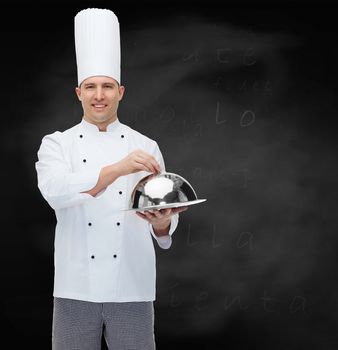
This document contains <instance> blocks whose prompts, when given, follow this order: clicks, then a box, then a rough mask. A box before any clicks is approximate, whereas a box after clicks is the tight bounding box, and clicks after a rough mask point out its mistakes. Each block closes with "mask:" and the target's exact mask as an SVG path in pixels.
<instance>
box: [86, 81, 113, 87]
mask: <svg viewBox="0 0 338 350" xmlns="http://www.w3.org/2000/svg"><path fill="white" fill-rule="evenodd" d="M90 85H112V86H115V84H114V83H112V82H111V81H106V82H103V83H101V84H96V83H85V84H84V86H85V87H86V86H90ZM117 85H118V86H119V84H117Z"/></svg>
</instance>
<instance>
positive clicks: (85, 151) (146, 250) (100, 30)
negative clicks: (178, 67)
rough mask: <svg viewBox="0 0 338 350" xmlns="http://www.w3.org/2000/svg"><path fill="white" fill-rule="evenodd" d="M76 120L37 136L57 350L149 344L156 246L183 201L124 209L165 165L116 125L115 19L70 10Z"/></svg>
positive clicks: (142, 140) (151, 146) (149, 144)
mask: <svg viewBox="0 0 338 350" xmlns="http://www.w3.org/2000/svg"><path fill="white" fill-rule="evenodd" d="M74 24H75V51H76V63H77V78H78V84H77V85H78V86H77V87H76V95H77V97H78V99H79V101H80V102H81V104H82V108H83V116H82V119H81V121H80V122H79V123H78V124H77V125H75V126H73V127H71V128H69V129H67V130H65V131H63V132H60V131H55V132H54V133H51V134H49V135H46V136H44V137H43V139H42V142H41V145H40V148H39V150H38V160H37V162H36V171H37V176H38V188H39V190H40V191H41V194H42V196H43V197H44V198H45V200H46V201H47V202H48V203H49V205H50V206H51V207H52V208H53V209H54V210H55V214H56V219H57V224H56V229H55V251H54V264H55V274H54V291H53V296H54V309H53V327H52V345H53V350H66V349H90V350H97V349H100V348H101V337H102V335H103V336H104V338H105V341H106V343H107V345H108V347H109V349H119V350H121V349H140V350H154V349H155V337H154V308H153V301H154V300H155V282H156V281H155V279H156V270H155V252H154V245H153V239H154V240H155V241H156V242H157V244H158V245H159V246H160V247H161V248H164V249H167V248H169V247H170V245H171V235H172V234H173V232H174V231H175V229H176V227H177V224H178V213H179V212H181V211H184V210H186V209H187V207H183V208H176V209H165V210H160V211H158V210H156V211H154V212H144V213H141V212H140V213H135V212H134V211H124V210H123V209H126V208H128V205H129V203H130V196H131V193H132V191H133V188H134V186H135V185H136V184H137V183H138V181H139V180H140V179H142V178H144V177H145V176H146V175H149V174H157V173H159V172H162V171H165V165H164V161H163V157H162V154H161V151H160V149H159V146H158V144H157V142H156V141H154V140H152V139H150V138H149V137H147V136H145V135H142V134H141V133H139V132H137V131H136V130H133V129H132V128H131V127H129V126H127V125H125V124H123V123H121V122H120V120H119V118H118V116H117V110H118V106H119V102H120V101H121V100H122V98H123V95H124V91H125V87H124V86H123V85H121V79H120V33H119V22H118V19H117V17H116V15H115V14H114V13H113V12H112V11H110V10H107V9H96V8H90V9H85V10H82V11H80V12H79V13H77V14H76V16H75V20H74Z"/></svg>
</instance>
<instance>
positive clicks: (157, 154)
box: [148, 142, 179, 249]
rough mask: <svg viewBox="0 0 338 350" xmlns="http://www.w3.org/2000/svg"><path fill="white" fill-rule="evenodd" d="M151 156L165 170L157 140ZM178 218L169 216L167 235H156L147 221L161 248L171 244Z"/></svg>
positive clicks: (168, 246) (177, 215)
mask: <svg viewBox="0 0 338 350" xmlns="http://www.w3.org/2000/svg"><path fill="white" fill-rule="evenodd" d="M153 156H154V157H155V158H156V160H157V161H158V163H159V164H160V167H161V171H162V172H164V171H166V170H165V164H164V159H163V156H162V153H161V151H160V148H159V147H158V144H157V142H155V150H154V152H153ZM178 219H179V214H178V213H177V214H174V215H173V216H172V217H171V223H170V229H169V234H168V235H167V236H163V237H157V236H156V235H155V233H154V229H153V226H152V225H151V224H150V223H149V224H148V225H149V230H150V232H151V234H152V236H153V237H154V238H155V239H156V241H157V243H158V245H159V246H160V247H161V248H162V249H168V248H170V246H171V243H172V234H173V233H174V231H175V230H176V228H177V225H178Z"/></svg>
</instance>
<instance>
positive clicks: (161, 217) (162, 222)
mask: <svg viewBox="0 0 338 350" xmlns="http://www.w3.org/2000/svg"><path fill="white" fill-rule="evenodd" d="M187 209H188V207H187V206H186V207H179V208H166V209H160V210H157V209H155V210H153V211H152V212H150V211H148V210H145V211H144V212H143V213H141V212H138V211H137V212H136V215H138V216H139V217H140V218H142V219H144V220H147V221H148V222H149V223H150V224H151V225H152V226H153V228H154V230H156V229H157V230H163V229H165V228H167V227H168V226H169V225H170V222H171V217H172V216H173V215H175V214H177V213H180V212H182V211H186V210H187ZM155 233H156V232H155Z"/></svg>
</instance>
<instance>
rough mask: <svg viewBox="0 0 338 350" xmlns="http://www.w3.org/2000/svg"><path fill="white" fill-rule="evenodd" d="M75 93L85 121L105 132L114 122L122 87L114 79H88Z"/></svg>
mask: <svg viewBox="0 0 338 350" xmlns="http://www.w3.org/2000/svg"><path fill="white" fill-rule="evenodd" d="M75 91H76V94H77V96H78V98H79V100H80V101H81V104H82V108H83V112H84V119H85V120H86V121H88V122H90V123H93V124H96V125H97V126H98V127H99V128H100V130H105V128H106V126H107V125H108V124H110V123H112V122H113V121H115V120H116V118H117V109H118V106H119V102H120V101H121V100H122V97H123V94H124V86H119V85H118V83H117V82H116V80H115V79H113V78H110V77H106V76H95V77H90V78H87V79H86V80H84V81H83V82H82V83H81V85H80V87H77V88H76V89H75Z"/></svg>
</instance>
